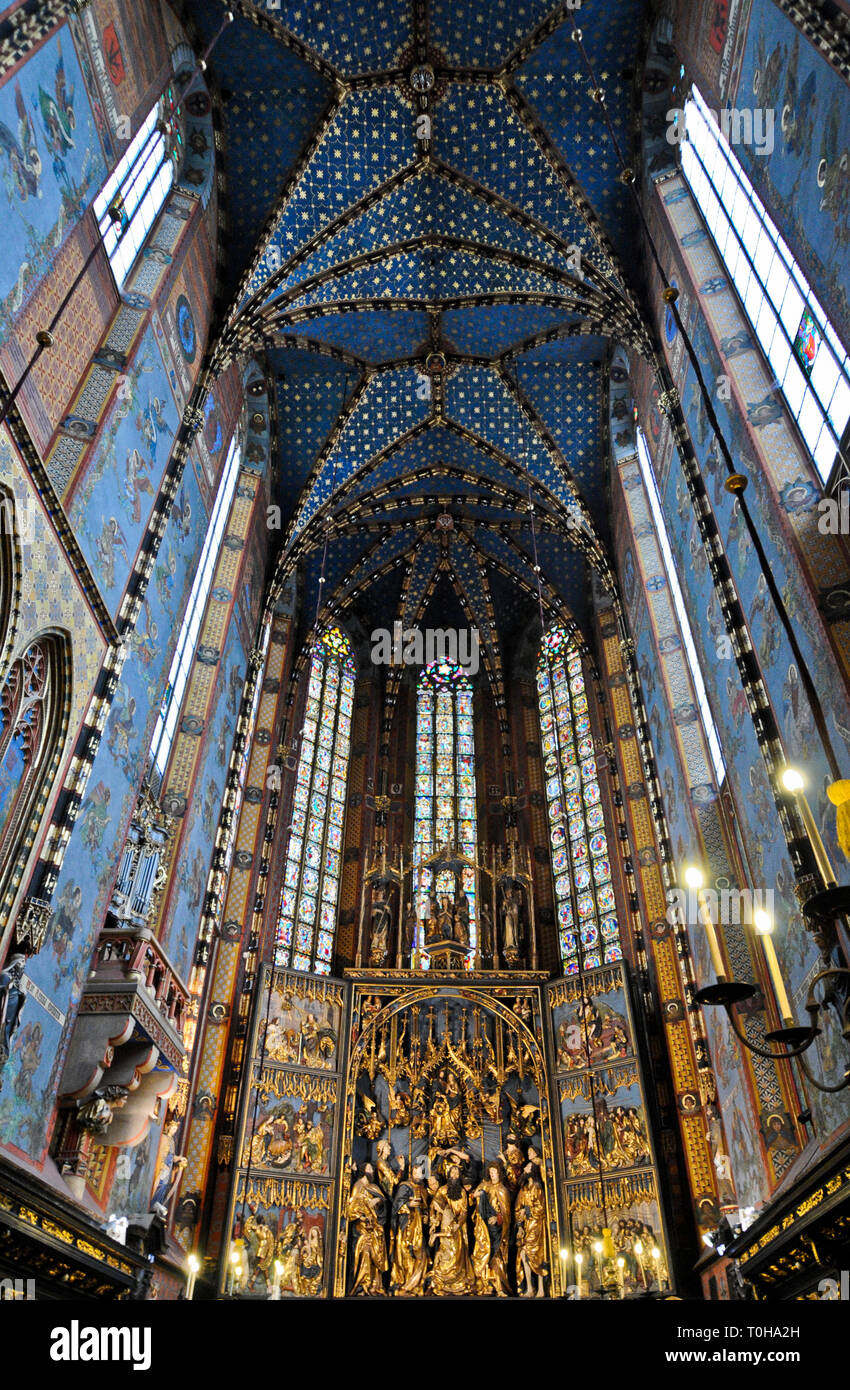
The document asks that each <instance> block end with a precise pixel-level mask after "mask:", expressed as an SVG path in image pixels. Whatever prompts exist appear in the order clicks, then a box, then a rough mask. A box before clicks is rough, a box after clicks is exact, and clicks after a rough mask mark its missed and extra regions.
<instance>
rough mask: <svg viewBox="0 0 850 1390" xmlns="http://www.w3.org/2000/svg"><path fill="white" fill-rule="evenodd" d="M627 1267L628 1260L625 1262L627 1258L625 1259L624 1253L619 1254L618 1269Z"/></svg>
mask: <svg viewBox="0 0 850 1390" xmlns="http://www.w3.org/2000/svg"><path fill="white" fill-rule="evenodd" d="M625 1267H626V1262H625V1260H624V1259H623V1257H622V1255H618V1256H617V1268H618V1269H625Z"/></svg>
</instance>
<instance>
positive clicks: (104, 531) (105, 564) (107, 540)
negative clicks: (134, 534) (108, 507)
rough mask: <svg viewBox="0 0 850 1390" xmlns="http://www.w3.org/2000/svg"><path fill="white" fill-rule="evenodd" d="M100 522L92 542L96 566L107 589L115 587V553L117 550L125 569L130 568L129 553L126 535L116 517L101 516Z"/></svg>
mask: <svg viewBox="0 0 850 1390" xmlns="http://www.w3.org/2000/svg"><path fill="white" fill-rule="evenodd" d="M100 520H101V522H102V526H101V531H100V535H99V536H97V537H96V539H95V543H94V550H95V556H96V558H97V567H98V569H99V570H100V573H101V577H102V579H103V582H104V584H105V586H106V588H107V589H114V587H115V553H116V551H118V552H119V553H120V554H121V556H122V557H123V559H124V563H125V564H126V566H127V569H128V570H129V568H130V554H129V547H128V545H127V537H126V536H125V535H124V532H123V531H122V530H121V527H120V526H119V524H118V520H117V518H116V517H114V516H111V517H110V518H109V520H108V521H107V520H106V519H105V517H103V516H101V518H100Z"/></svg>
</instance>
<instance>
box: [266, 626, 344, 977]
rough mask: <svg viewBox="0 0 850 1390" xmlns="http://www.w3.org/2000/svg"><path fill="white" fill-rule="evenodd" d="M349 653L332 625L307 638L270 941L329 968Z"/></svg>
mask: <svg viewBox="0 0 850 1390" xmlns="http://www.w3.org/2000/svg"><path fill="white" fill-rule="evenodd" d="M354 675H355V667H354V658H353V657H352V655H351V645H350V643H349V641H348V638H347V637H346V636H345V634H344V633H342V632H340V630H339V628H336V627H334V628H329V629H328V630H327V631H325V632H323V633H322V634H321V636H320V637H319V638H318V639H317V640H316V642H315V643H314V645H313V650H312V653H311V656H310V667H309V675H308V679H307V700H306V704H305V706H304V725H303V728H302V730H301V751H300V753H299V755H298V768H297V772H296V778H295V791H294V793H293V798H292V815H291V822H290V833H289V844H288V846H287V851H286V861H285V864H284V871H283V891H282V893H281V899H280V915H279V918H278V925H277V938H276V942H275V964H276V965H287V966H291V967H292V968H293V969H295V970H312V971H314V972H315V973H316V974H319V975H327V974H329V973H330V968H331V958H332V956H333V943H334V930H335V928H336V917H337V911H338V908H339V883H340V877H341V873H342V835H343V827H344V822H345V791H346V783H347V780H348V758H349V750H350V747H351V720H352V711H353V709H354Z"/></svg>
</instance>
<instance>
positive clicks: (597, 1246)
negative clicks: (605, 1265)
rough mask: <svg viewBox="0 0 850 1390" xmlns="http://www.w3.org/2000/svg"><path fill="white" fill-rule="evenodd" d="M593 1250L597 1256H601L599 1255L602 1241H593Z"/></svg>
mask: <svg viewBox="0 0 850 1390" xmlns="http://www.w3.org/2000/svg"><path fill="white" fill-rule="evenodd" d="M593 1248H594V1250H595V1251H596V1253H597V1255H601V1254H602V1241H601V1240H595V1241H594V1242H593Z"/></svg>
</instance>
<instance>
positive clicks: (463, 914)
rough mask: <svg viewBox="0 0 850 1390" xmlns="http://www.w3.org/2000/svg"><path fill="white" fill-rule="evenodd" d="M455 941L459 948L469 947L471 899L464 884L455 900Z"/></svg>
mask: <svg viewBox="0 0 850 1390" xmlns="http://www.w3.org/2000/svg"><path fill="white" fill-rule="evenodd" d="M455 940H456V941H457V943H458V945H459V946H468V945H469V898H468V897H467V896H466V893H465V892H464V890H463V885H462V884H461V885H460V887H459V889H458V893H457V896H456V898H455Z"/></svg>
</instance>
